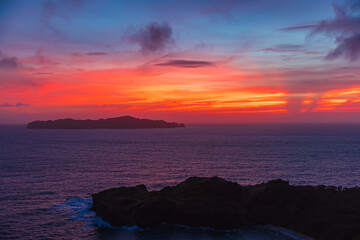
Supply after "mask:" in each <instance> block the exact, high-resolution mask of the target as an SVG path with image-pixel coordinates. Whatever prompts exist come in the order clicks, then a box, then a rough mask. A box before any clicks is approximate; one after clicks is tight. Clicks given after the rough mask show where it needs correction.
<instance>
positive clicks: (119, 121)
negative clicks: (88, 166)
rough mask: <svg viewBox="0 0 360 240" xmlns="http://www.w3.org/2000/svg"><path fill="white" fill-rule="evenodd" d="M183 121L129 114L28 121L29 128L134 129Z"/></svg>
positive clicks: (176, 126)
mask: <svg viewBox="0 0 360 240" xmlns="http://www.w3.org/2000/svg"><path fill="white" fill-rule="evenodd" d="M183 127H185V125H184V124H183V123H175V122H165V121H163V120H150V119H140V118H135V117H131V116H122V117H116V118H107V119H98V120H90V119H87V120H74V119H71V118H67V119H58V120H54V121H52V120H49V121H34V122H31V123H28V124H27V126H26V128H30V129H136V128H183Z"/></svg>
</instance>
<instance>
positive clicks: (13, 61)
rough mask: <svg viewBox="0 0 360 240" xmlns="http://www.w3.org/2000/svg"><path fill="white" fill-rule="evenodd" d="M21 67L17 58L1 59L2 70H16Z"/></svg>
mask: <svg viewBox="0 0 360 240" xmlns="http://www.w3.org/2000/svg"><path fill="white" fill-rule="evenodd" d="M18 67H19V63H18V61H17V58H16V57H4V58H1V59H0V68H5V69H15V68H18Z"/></svg>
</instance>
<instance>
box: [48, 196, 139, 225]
mask: <svg viewBox="0 0 360 240" xmlns="http://www.w3.org/2000/svg"><path fill="white" fill-rule="evenodd" d="M91 207H92V199H91V198H81V197H69V198H68V199H67V200H66V202H65V203H63V204H59V205H55V206H54V208H55V209H57V210H60V211H62V212H65V213H67V215H68V220H74V221H83V222H87V223H88V226H89V227H90V226H95V227H99V228H102V227H103V228H111V229H121V230H127V231H143V229H142V228H140V227H138V226H121V227H114V226H112V225H111V224H110V223H109V222H106V221H104V220H103V219H102V218H101V217H99V216H96V213H95V212H94V211H91Z"/></svg>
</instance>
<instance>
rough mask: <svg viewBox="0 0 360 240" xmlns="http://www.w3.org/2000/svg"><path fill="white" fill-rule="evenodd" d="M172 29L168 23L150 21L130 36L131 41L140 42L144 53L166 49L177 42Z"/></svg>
mask: <svg viewBox="0 0 360 240" xmlns="http://www.w3.org/2000/svg"><path fill="white" fill-rule="evenodd" d="M172 33H173V31H172V29H171V27H170V25H169V24H168V23H163V24H159V23H156V22H153V23H150V24H148V25H147V26H145V27H143V28H141V29H140V30H139V31H138V32H136V33H135V34H133V35H132V36H131V37H130V41H131V42H133V43H136V44H139V45H140V47H141V51H142V52H143V53H144V54H150V53H154V52H159V51H162V50H164V49H165V48H166V47H167V46H169V45H173V44H174V43H175V41H174V39H173V38H172Z"/></svg>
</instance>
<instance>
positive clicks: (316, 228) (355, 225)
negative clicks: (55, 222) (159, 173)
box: [92, 177, 360, 240]
mask: <svg viewBox="0 0 360 240" xmlns="http://www.w3.org/2000/svg"><path fill="white" fill-rule="evenodd" d="M92 199H93V207H92V209H93V210H94V211H95V212H96V213H97V215H98V216H100V217H101V218H103V219H104V220H105V221H108V222H110V224H111V225H113V226H124V225H125V226H132V225H136V226H139V227H141V228H149V227H153V226H156V225H158V224H161V223H163V222H166V223H168V224H181V225H186V226H190V227H211V228H214V229H224V230H231V229H236V228H239V227H242V226H249V225H272V226H277V227H283V228H287V229H291V230H293V231H296V232H299V233H302V234H306V235H307V236H311V237H313V238H315V239H324V240H328V239H332V240H358V239H360V188H358V187H354V188H341V187H333V186H323V185H319V186H294V185H290V184H289V182H288V181H283V180H280V179H277V180H272V181H269V182H267V183H262V184H258V185H253V186H241V185H239V184H237V183H235V182H230V181H227V180H225V179H221V178H218V177H211V178H206V177H191V178H188V179H187V180H186V181H184V182H181V183H179V184H178V185H176V186H168V187H165V188H163V189H162V190H160V191H148V190H147V189H146V187H145V185H138V186H136V187H119V188H113V189H108V190H105V191H102V192H100V193H97V194H93V195H92Z"/></svg>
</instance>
